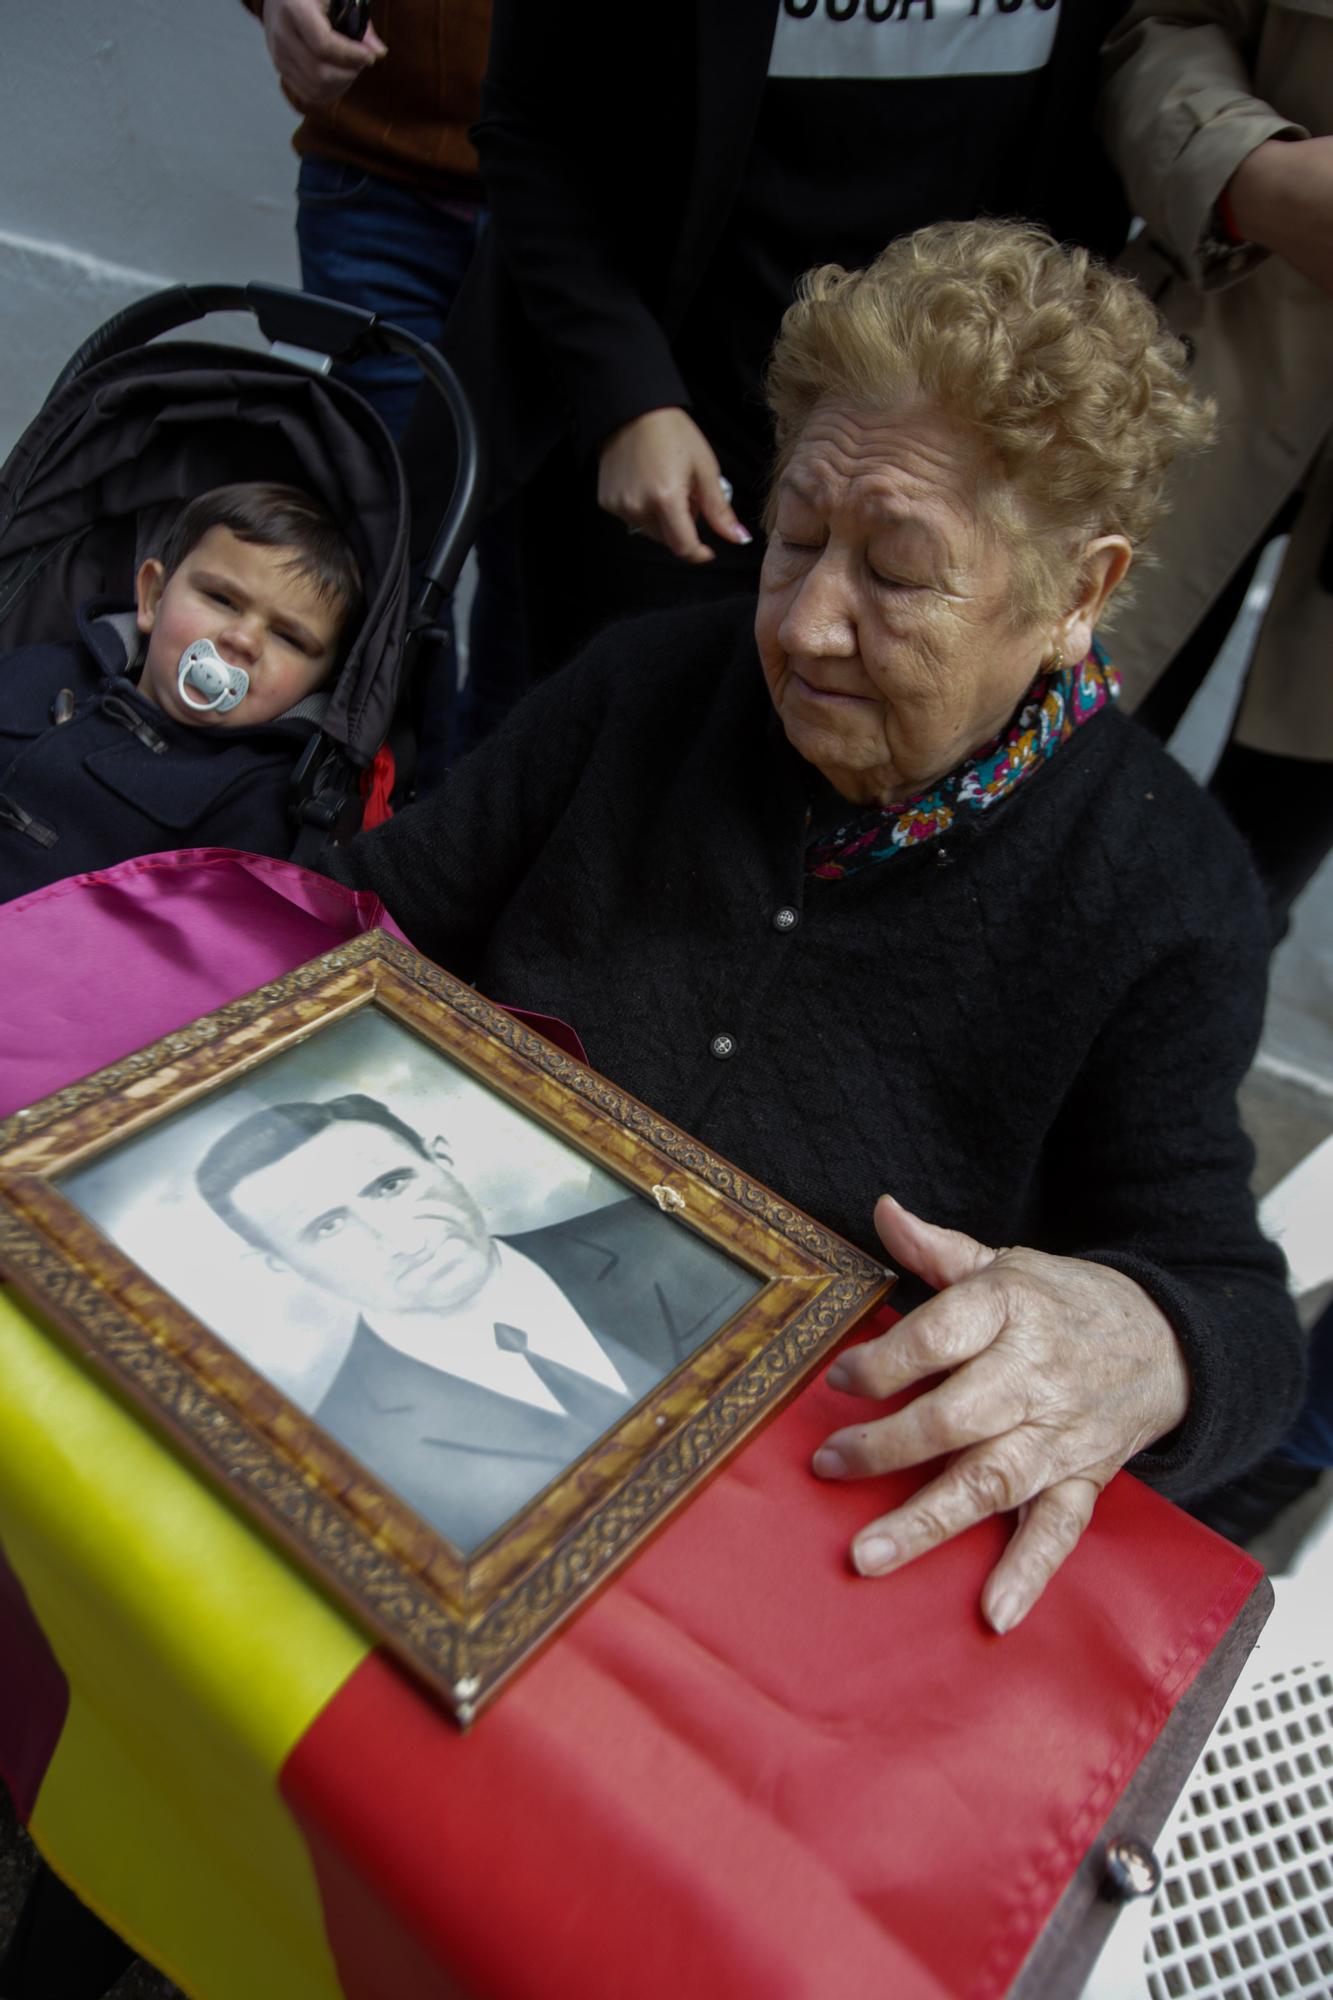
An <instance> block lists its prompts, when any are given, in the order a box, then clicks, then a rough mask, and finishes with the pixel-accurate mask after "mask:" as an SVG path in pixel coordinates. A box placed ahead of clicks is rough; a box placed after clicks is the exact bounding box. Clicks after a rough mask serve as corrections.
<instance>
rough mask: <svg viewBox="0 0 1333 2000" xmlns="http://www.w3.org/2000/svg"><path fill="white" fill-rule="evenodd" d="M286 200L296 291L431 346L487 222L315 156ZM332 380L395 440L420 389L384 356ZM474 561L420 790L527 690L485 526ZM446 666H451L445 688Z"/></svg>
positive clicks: (495, 551) (509, 588)
mask: <svg viewBox="0 0 1333 2000" xmlns="http://www.w3.org/2000/svg"><path fill="white" fill-rule="evenodd" d="M296 199H297V210H296V240H297V246H298V248H299V250H300V253H301V283H302V285H303V287H304V289H305V290H306V291H308V292H317V293H319V294H320V296H321V297H323V298H328V299H338V300H340V301H341V302H342V303H343V304H345V305H352V306H360V307H362V308H363V309H364V310H365V311H367V312H375V313H381V314H382V315H383V316H384V318H385V319H389V320H392V321H393V322H394V324H395V325H396V326H401V327H403V328H405V329H406V331H407V332H408V333H414V334H416V335H417V337H418V338H419V339H421V340H425V341H429V342H430V343H431V344H432V345H436V344H438V342H439V338H440V335H441V333H442V331H443V329H444V322H445V320H446V319H447V317H448V315H449V310H450V308H451V306H452V305H453V302H454V300H455V298H456V297H457V295H458V289H459V286H460V285H461V284H462V282H463V278H464V276H465V274H466V272H467V267H468V265H469V264H470V262H471V261H472V253H473V251H474V250H475V248H476V244H477V238H478V235H479V234H480V231H481V228H482V226H483V224H484V221H485V211H484V210H483V209H482V208H480V207H479V206H478V205H477V204H474V203H452V204H450V205H449V206H447V207H446V206H443V205H442V204H441V203H440V202H438V201H436V200H427V199H426V198H425V197H423V196H421V195H419V194H417V193H416V192H414V190H413V189H412V188H410V187H405V186H403V185H401V184H400V183H399V182H396V181H387V180H383V179H381V177H380V176H379V175H378V174H371V173H366V172H364V171H363V170H362V169H361V168H360V167H352V166H347V165H344V164H343V163H342V162H341V161H338V160H328V159H322V158H319V157H316V156H311V157H308V158H306V159H303V160H302V162H301V171H300V176H299V178H298V180H297V184H296ZM339 373H340V374H341V375H342V377H343V379H344V380H346V381H348V382H350V383H351V384H352V386H353V387H354V388H355V389H357V390H359V391H360V393H361V394H362V395H363V396H364V397H365V399H366V401H367V402H368V403H369V404H370V405H371V407H372V408H373V409H374V410H375V411H377V412H378V414H379V416H380V417H381V418H382V419H383V421H384V423H385V425H386V426H387V428H388V429H389V431H390V432H391V434H392V435H393V436H394V437H395V438H398V437H401V435H402V433H403V430H404V427H405V426H406V423H407V419H408V416H409V415H410V413H411V409H412V405H413V403H414V402H415V400H416V395H417V390H418V388H419V386H420V381H421V378H420V375H419V374H418V372H417V369H416V367H415V365H414V364H413V363H412V362H411V361H410V360H407V359H406V358H405V357H402V356H399V355H384V356H375V357H373V358H371V359H369V360H365V361H356V362H353V363H351V364H350V366H348V367H347V368H345V369H340V370H339ZM476 553H477V594H476V597H475V599H474V600H473V606H472V617H471V621H470V627H469V632H470V640H471V643H470V646H469V652H468V664H469V670H468V678H467V684H466V686H465V688H464V689H463V691H462V695H461V697H460V698H459V699H458V701H457V702H456V703H455V702H454V700H453V689H452V685H451V686H449V687H439V688H432V689H431V691H430V693H429V695H428V701H427V714H426V720H425V726H424V730H423V740H422V743H421V745H420V759H421V762H420V771H419V782H420V783H421V785H422V786H423V787H426V786H429V785H430V784H432V783H438V782H439V780H440V779H441V778H442V777H443V776H444V772H445V768H446V767H447V764H448V763H451V762H453V761H455V760H456V758H457V757H458V756H459V755H460V754H461V753H462V751H463V750H465V749H467V748H469V747H470V745H471V744H472V743H474V742H476V741H477V740H478V739H479V738H480V737H481V736H483V735H485V734H486V732H487V730H488V729H490V728H493V727H494V726H495V724H496V723H497V722H499V721H500V720H502V719H503V717H504V715H505V714H506V713H507V712H508V710H509V709H510V708H511V707H512V706H513V703H514V702H515V701H516V700H517V698H518V696H519V695H520V694H521V693H522V692H523V689H524V687H525V686H526V685H527V678H528V673H527V658H526V649H525V645H524V638H523V629H522V623H521V614H520V592H519V580H518V561H517V555H516V553H515V549H514V537H513V534H512V531H511V530H510V529H509V528H508V526H507V524H504V523H503V522H501V521H500V520H498V519H492V520H491V521H488V522H486V523H484V524H483V527H482V529H481V532H480V533H479V535H478V537H477V547H476ZM448 615H449V614H446V616H448ZM444 622H445V618H443V617H442V618H441V623H442V624H443V623H444ZM450 623H452V620H451V618H450ZM452 665H453V663H452V659H450V661H449V666H450V670H451V671H450V675H449V679H450V681H451V682H452V678H453V675H452ZM446 745H447V747H446Z"/></svg>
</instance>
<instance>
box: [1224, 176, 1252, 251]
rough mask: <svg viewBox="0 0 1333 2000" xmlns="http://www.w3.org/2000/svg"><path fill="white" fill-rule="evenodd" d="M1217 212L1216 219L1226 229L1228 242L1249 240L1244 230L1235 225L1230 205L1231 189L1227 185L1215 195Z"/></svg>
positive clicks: (1233, 213)
mask: <svg viewBox="0 0 1333 2000" xmlns="http://www.w3.org/2000/svg"><path fill="white" fill-rule="evenodd" d="M1217 214H1218V220H1219V221H1220V222H1221V224H1222V227H1223V229H1224V230H1225V231H1226V237H1227V242H1228V243H1247V242H1248V241H1249V238H1248V237H1247V236H1246V235H1245V234H1244V232H1243V231H1242V230H1239V229H1237V227H1236V215H1235V211H1234V209H1233V208H1232V206H1231V190H1230V188H1229V187H1224V188H1223V190H1222V192H1221V194H1220V195H1219V196H1218V197H1217Z"/></svg>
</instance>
